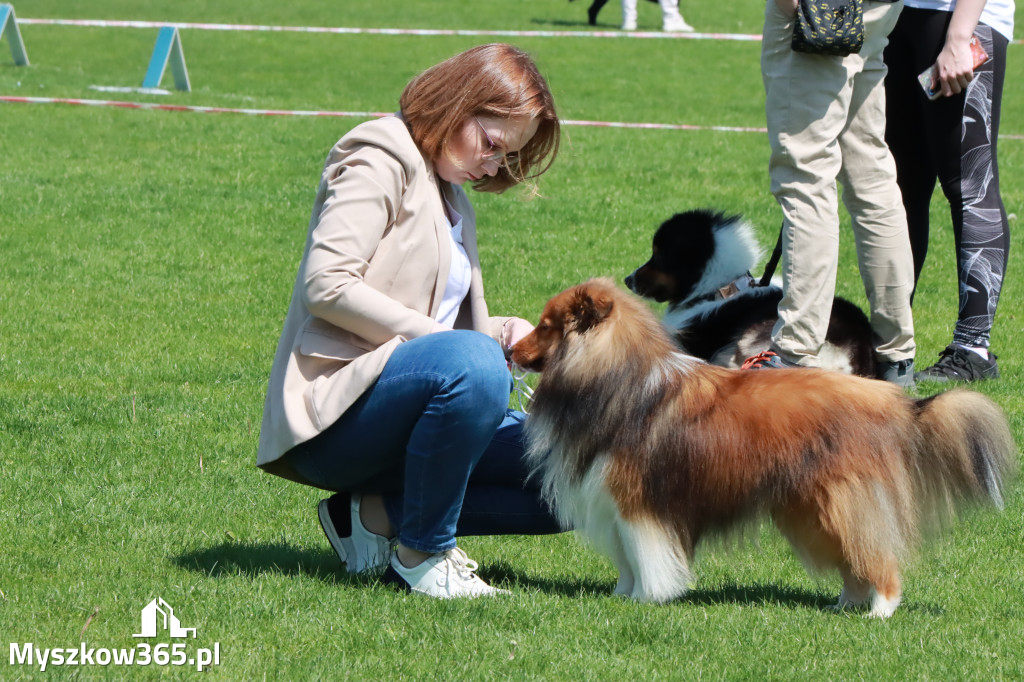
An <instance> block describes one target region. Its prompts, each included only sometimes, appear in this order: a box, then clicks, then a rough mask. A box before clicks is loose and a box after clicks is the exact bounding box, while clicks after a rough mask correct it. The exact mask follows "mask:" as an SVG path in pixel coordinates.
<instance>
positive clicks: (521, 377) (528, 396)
mask: <svg viewBox="0 0 1024 682" xmlns="http://www.w3.org/2000/svg"><path fill="white" fill-rule="evenodd" d="M509 371H510V372H512V400H513V401H514V402H515V406H516V408H517V409H518V410H519V411H520V412H522V413H524V414H529V413H530V410H528V409H527V408H528V407H529V406H530V401H531V400H533V389H532V388H530V385H529V384H528V383H526V375H527V374H529V372H527V371H525V370H522V369H519V368H518V367H516V366H515V365H510V366H509Z"/></svg>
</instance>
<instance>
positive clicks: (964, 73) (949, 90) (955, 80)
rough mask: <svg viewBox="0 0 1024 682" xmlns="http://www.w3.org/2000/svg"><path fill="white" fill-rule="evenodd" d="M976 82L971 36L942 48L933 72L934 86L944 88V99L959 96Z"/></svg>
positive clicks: (948, 40) (947, 42) (952, 41)
mask: <svg viewBox="0 0 1024 682" xmlns="http://www.w3.org/2000/svg"><path fill="white" fill-rule="evenodd" d="M972 80H974V56H973V55H972V54H971V46H970V36H968V37H967V39H965V40H961V39H956V40H950V39H948V38H947V40H946V44H945V45H943V46H942V52H940V53H939V57H938V59H936V60H935V68H934V69H933V70H932V85H933V86H939V87H941V88H942V96H943V97H952V96H953V95H959V94H960V93H961V92H963V91H964V90H965V89H966V88H967V84H968V83H970V82H971V81H972Z"/></svg>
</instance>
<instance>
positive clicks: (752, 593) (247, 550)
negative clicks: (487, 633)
mask: <svg viewBox="0 0 1024 682" xmlns="http://www.w3.org/2000/svg"><path fill="white" fill-rule="evenodd" d="M173 562H174V563H175V564H176V565H177V566H179V567H181V568H184V569H186V570H189V571H196V572H198V573H203V574H204V575H206V576H208V577H211V578H220V577H224V576H243V577H247V578H254V577H257V576H260V575H267V574H279V575H305V576H309V577H310V578H314V579H316V580H322V581H324V582H328V583H335V584H345V585H372V584H374V583H376V582H377V578H376V577H375V576H370V575H350V574H349V573H347V572H346V571H345V570H344V569H343V568H342V564H341V563H340V562H339V561H338V558H337V556H335V554H334V553H333V552H330V551H326V550H324V549H310V548H306V547H296V546H294V545H290V544H287V543H285V542H271V543H244V542H222V543H220V544H218V545H215V546H213V547H208V548H206V549H198V550H193V551H191V552H186V553H184V554H181V555H179V556H177V557H174V558H173ZM478 573H479V574H480V577H481V578H483V579H484V580H486V581H487V582H489V583H491V584H493V585H500V586H502V587H505V588H511V589H513V590H515V589H516V588H519V589H527V590H530V589H533V590H537V591H539V592H542V593H544V594H547V595H552V596H559V597H569V598H580V597H602V596H611V595H612V591H613V590H614V587H615V585H614V583H613V582H611V581H608V580H600V579H598V578H579V577H566V576H564V575H563V576H558V577H552V578H545V577H540V576H537V575H535V574H531V573H527V572H523V571H520V570H518V569H516V568H514V567H512V566H511V565H509V564H508V563H506V562H504V561H497V562H494V563H492V564H488V565H487V566H483V567H481V568H480V570H479V571H478ZM676 603H679V604H690V605H703V606H720V605H723V604H742V605H744V606H782V607H801V608H809V609H815V610H818V611H824V610H827V609H828V608H829V607H831V606H832V605H833V604H835V596H834V595H829V594H825V593H823V592H812V591H809V590H804V589H798V588H792V587H786V586H785V585H765V584H753V585H737V584H727V585H724V586H721V587H718V588H715V589H700V588H698V589H694V590H691V591H690V592H688V593H687V594H686V596H684V597H682V598H680V599H678V600H676ZM900 609H901V610H904V611H919V612H924V613H929V614H932V615H941V614H942V612H943V609H941V608H940V607H938V606H936V605H934V604H922V603H916V604H909V605H908V604H904V605H903V606H901V607H900Z"/></svg>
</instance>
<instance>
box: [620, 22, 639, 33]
mask: <svg viewBox="0 0 1024 682" xmlns="http://www.w3.org/2000/svg"><path fill="white" fill-rule="evenodd" d="M622 30H623V31H635V30H636V22H635V21H624V22H622Z"/></svg>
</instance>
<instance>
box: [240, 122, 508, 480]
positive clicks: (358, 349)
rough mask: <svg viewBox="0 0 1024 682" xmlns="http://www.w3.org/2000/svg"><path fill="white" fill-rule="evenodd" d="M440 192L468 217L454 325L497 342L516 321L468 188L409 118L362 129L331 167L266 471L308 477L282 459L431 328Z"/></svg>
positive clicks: (272, 411) (285, 361)
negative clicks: (443, 173)
mask: <svg viewBox="0 0 1024 682" xmlns="http://www.w3.org/2000/svg"><path fill="white" fill-rule="evenodd" d="M442 191H443V192H444V195H445V197H447V199H448V201H449V202H450V203H451V205H452V206H453V207H454V208H455V210H456V211H458V212H459V213H460V214H461V215H462V219H463V224H462V239H463V246H464V247H465V249H466V255H467V256H469V262H470V265H471V267H472V277H471V281H470V287H469V294H468V295H467V296H466V299H465V301H464V302H463V305H462V309H461V310H460V311H459V315H458V319H457V320H456V323H455V326H456V327H457V328H461V329H476V330H477V331H480V332H483V333H485V334H488V335H490V336H492V337H494V338H495V339H497V338H499V336H500V333H501V326H502V324H503V323H504V321H505V320H506V319H507V318H490V317H489V316H488V313H487V304H486V303H485V301H484V291H483V283H482V281H481V277H480V262H479V258H478V255H477V244H476V218H475V214H474V212H473V208H472V206H471V205H470V203H469V200H468V198H467V197H466V193H465V192H464V191H463V189H462V188H461V187H457V186H453V185H451V184H450V183H448V182H445V181H443V180H441V179H440V178H439V177H438V176H437V174H436V173H435V172H434V168H433V165H432V164H431V162H430V160H429V159H426V158H424V157H423V155H422V153H421V152H420V150H419V148H418V147H417V146H416V144H415V143H414V142H413V140H412V137H411V136H410V134H409V131H408V129H407V128H406V126H405V123H404V121H403V120H402V119H401V118H400V117H398V116H393V117H387V118H383V119H378V120H374V121H369V122H367V123H363V124H360V125H358V126H356V127H355V128H353V129H352V130H351V131H350V132H349V133H348V134H347V135H345V136H344V137H343V138H341V140H339V141H338V143H337V144H335V145H334V148H333V149H331V152H330V154H329V155H328V156H327V162H326V163H325V165H324V171H323V175H322V177H321V179H320V187H319V189H318V190H317V194H316V202H315V204H314V205H313V215H312V217H311V219H310V222H309V232H308V236H307V238H306V247H305V251H304V255H303V258H302V262H301V264H300V265H299V272H298V276H297V277H296V279H295V289H294V292H293V293H292V300H291V304H290V305H289V307H288V315H287V317H286V318H285V322H284V330H283V331H282V332H281V339H280V341H279V342H278V346H277V352H276V354H275V355H274V363H273V366H272V367H271V370H270V381H269V385H268V387H267V398H266V401H265V404H264V407H263V424H262V426H261V428H260V441H259V451H258V453H257V459H256V463H257V465H258V466H260V467H263V468H264V469H265V470H267V471H269V472H271V473H274V474H277V475H280V476H284V477H286V478H290V479H292V480H300V481H301V478H300V477H299V476H298V475H297V474H296V472H294V471H293V470H292V469H291V467H290V466H288V464H287V462H286V461H285V460H282V459H281V456H282V455H283V454H284V453H286V452H287V451H288V450H289V449H291V448H292V447H294V446H295V445H297V444H298V443H302V442H305V441H307V440H309V439H311V438H313V437H314V436H316V435H317V434H318V433H320V432H321V431H323V430H324V429H326V428H327V427H328V426H330V425H331V424H333V423H334V422H335V421H336V420H337V419H338V418H339V417H340V416H341V415H342V414H343V413H344V412H345V410H347V409H348V408H349V407H350V406H351V405H352V403H354V402H355V401H356V399H358V398H359V396H361V395H362V394H363V392H364V391H366V389H367V388H369V387H370V386H371V385H372V384H373V383H374V381H376V379H377V377H378V376H380V373H381V371H382V370H383V369H384V365H385V363H386V362H387V361H388V358H389V357H390V355H391V352H392V351H393V350H394V349H395V347H396V346H397V345H398V344H400V343H402V342H403V341H405V340H407V339H412V338H415V337H417V336H423V335H425V334H429V333H430V332H431V330H432V329H433V327H434V317H435V316H436V314H437V311H438V308H439V307H440V305H441V299H442V298H443V296H444V289H445V285H446V283H447V281H448V270H449V268H450V266H451V246H450V241H449V237H448V229H449V228H448V223H447V220H446V218H445V213H444V206H443V204H442V201H441V192H442ZM303 482H304V481H303Z"/></svg>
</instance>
